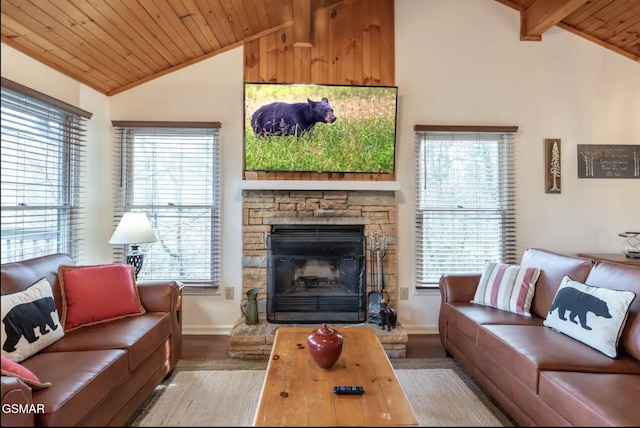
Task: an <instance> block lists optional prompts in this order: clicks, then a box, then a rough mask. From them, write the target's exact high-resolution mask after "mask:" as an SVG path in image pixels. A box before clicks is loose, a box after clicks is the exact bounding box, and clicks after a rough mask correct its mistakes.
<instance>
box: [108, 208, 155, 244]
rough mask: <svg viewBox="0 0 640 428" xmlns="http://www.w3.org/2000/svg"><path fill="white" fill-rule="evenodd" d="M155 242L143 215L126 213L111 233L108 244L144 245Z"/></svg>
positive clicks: (151, 230) (145, 216)
mask: <svg viewBox="0 0 640 428" xmlns="http://www.w3.org/2000/svg"><path fill="white" fill-rule="evenodd" d="M157 240H158V238H156V234H155V233H154V231H153V229H152V228H151V223H149V219H148V218H147V215H146V214H145V213H134V212H126V213H124V215H123V216H122V218H121V219H120V223H118V227H116V230H115V232H113V235H112V236H111V239H110V240H109V244H114V245H120V244H122V245H123V244H144V243H147V242H156V241H157Z"/></svg>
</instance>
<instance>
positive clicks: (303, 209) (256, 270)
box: [242, 190, 397, 322]
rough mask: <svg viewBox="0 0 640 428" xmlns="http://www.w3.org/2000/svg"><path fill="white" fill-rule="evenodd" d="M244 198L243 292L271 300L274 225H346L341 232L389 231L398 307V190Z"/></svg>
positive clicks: (392, 289)
mask: <svg viewBox="0 0 640 428" xmlns="http://www.w3.org/2000/svg"><path fill="white" fill-rule="evenodd" d="M242 199H243V209H242V217H243V218H242V252H243V257H242V291H243V294H245V293H246V292H247V291H248V290H250V289H252V288H257V289H258V290H259V292H258V299H267V277H268V272H267V270H268V260H269V249H268V248H269V242H268V240H269V239H270V238H271V236H272V235H271V234H272V232H273V230H274V227H275V228H276V230H278V229H279V230H282V229H285V228H286V227H292V228H294V229H295V228H299V227H301V226H304V227H306V228H309V227H310V228H311V230H313V227H316V226H322V227H323V228H326V227H327V226H331V227H342V229H340V228H338V230H345V228H346V229H350V228H354V227H355V228H361V230H362V234H363V236H367V235H368V234H369V233H383V232H384V233H386V236H387V252H386V256H385V258H384V269H383V271H384V278H383V279H384V286H385V291H386V292H387V293H388V300H389V304H390V306H392V307H396V299H397V284H396V197H395V192H393V191H364V190H362V191H361V190H354V191H340V190H326V191H305V190H291V191H287V190H243V192H242ZM329 239H331V238H329ZM358 245H359V244H358ZM363 251H364V248H363ZM368 253H369V252H368V251H364V265H365V266H370V260H369V254H368ZM357 257H360V255H358V256H357ZM367 277H368V275H365V278H364V285H365V294H366V290H370V287H371V284H369V283H368V281H369V278H367ZM385 295H386V294H385ZM261 315H262V314H261ZM265 315H266V314H265ZM278 322H281V321H278ZM298 322H299V321H298ZM316 322H317V320H316Z"/></svg>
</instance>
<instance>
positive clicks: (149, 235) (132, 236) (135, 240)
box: [109, 212, 158, 278]
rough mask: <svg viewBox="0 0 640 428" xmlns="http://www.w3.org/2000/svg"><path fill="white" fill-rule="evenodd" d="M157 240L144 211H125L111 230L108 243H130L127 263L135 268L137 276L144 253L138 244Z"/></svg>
mask: <svg viewBox="0 0 640 428" xmlns="http://www.w3.org/2000/svg"><path fill="white" fill-rule="evenodd" d="M157 240H158V239H157V238H156V234H155V233H154V231H153V229H152V228H151V223H149V219H148V218H147V215H146V214H145V213H137V212H136V213H134V212H126V213H124V215H123V216H122V218H121V219H120V223H118V227H116V230H115V232H113V235H112V236H111V239H110V240H109V243H110V244H113V245H131V248H130V249H129V252H128V253H127V264H130V265H131V266H133V267H134V268H135V273H136V278H137V277H138V273H140V269H142V262H143V261H144V254H143V253H142V251H140V248H139V247H140V244H145V243H148V242H156V241H157Z"/></svg>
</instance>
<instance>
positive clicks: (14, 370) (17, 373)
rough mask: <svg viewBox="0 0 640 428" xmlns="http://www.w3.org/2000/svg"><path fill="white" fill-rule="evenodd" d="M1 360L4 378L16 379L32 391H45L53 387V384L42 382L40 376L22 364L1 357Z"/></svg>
mask: <svg viewBox="0 0 640 428" xmlns="http://www.w3.org/2000/svg"><path fill="white" fill-rule="evenodd" d="M0 359H2V370H1V372H2V376H12V377H16V378H18V379H20V380H21V381H23V382H24V383H26V384H27V385H29V386H30V387H31V388H32V389H44V388H48V387H50V386H51V382H41V381H40V379H39V378H38V376H36V375H35V374H34V373H33V372H32V371H31V370H29V369H28V368H26V367H25V366H23V365H22V364H20V363H16V362H15V361H12V360H10V359H8V358H6V357H4V356H2V357H0Z"/></svg>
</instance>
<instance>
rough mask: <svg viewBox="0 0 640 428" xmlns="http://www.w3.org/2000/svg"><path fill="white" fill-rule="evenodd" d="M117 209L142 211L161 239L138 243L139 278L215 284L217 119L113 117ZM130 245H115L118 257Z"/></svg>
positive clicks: (217, 263) (217, 248)
mask: <svg viewBox="0 0 640 428" xmlns="http://www.w3.org/2000/svg"><path fill="white" fill-rule="evenodd" d="M113 125H114V127H115V128H116V138H117V141H118V143H117V149H116V150H115V153H116V168H115V169H116V174H117V177H116V180H114V181H115V183H116V199H117V202H116V212H115V219H114V228H115V225H116V224H117V223H118V221H119V220H120V218H121V217H122V215H123V214H124V212H127V211H137V212H144V213H146V214H147V217H148V218H149V221H150V222H151V225H152V227H153V229H154V231H155V233H156V236H157V238H158V241H157V242H154V243H151V244H144V245H142V246H141V249H142V250H143V252H144V254H145V258H144V265H143V266H142V270H141V271H140V273H139V275H138V279H173V280H179V281H182V282H183V283H184V284H185V285H186V286H189V287H190V286H197V287H218V283H219V277H220V273H219V272H220V154H219V145H220V142H219V132H220V130H219V128H220V124H219V123H209V122H206V123H200V122H197V123H184V122H180V123H171V122H168V123H164V122H163V123H160V122H114V123H113ZM125 251H127V248H125V247H122V246H119V247H116V248H115V250H114V261H117V262H122V261H123V259H124V252H125Z"/></svg>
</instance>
